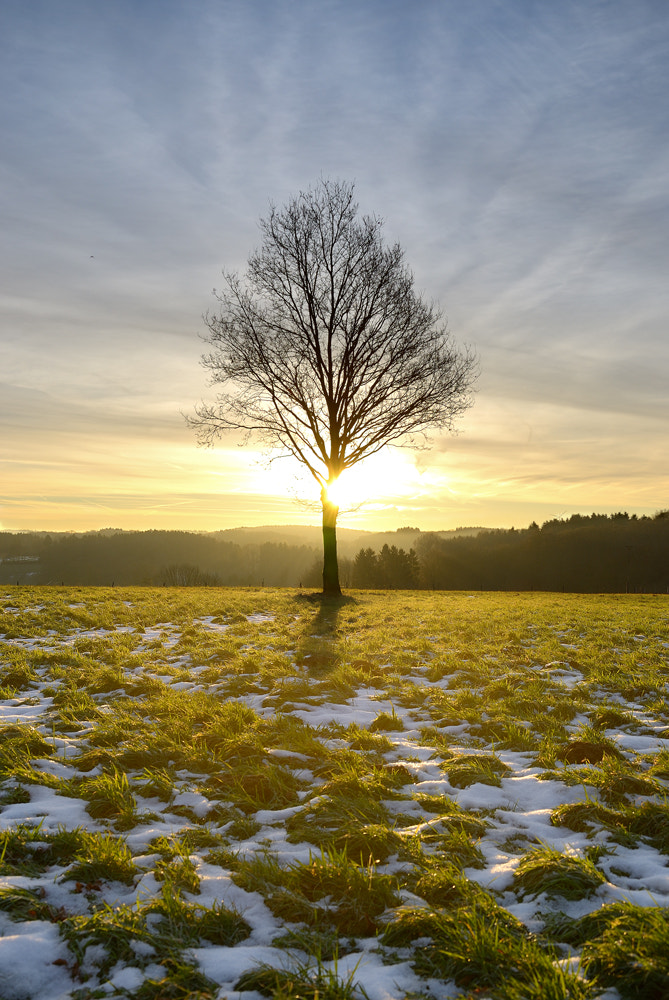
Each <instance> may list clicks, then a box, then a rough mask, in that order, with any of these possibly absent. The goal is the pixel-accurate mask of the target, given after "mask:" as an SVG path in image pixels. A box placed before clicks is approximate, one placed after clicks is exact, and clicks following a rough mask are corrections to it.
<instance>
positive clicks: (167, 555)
mask: <svg viewBox="0 0 669 1000" xmlns="http://www.w3.org/2000/svg"><path fill="white" fill-rule="evenodd" d="M293 530H294V529H293ZM279 532H280V529H276V533H277V535H278V534H279ZM226 534H227V533H225V532H224V533H197V532H185V531H120V530H119V531H116V530H112V529H109V530H106V531H100V532H89V533H86V534H48V533H41V532H40V533H38V532H34V533H27V532H20V533H11V532H0V583H5V584H8V583H10V584H16V583H19V584H66V585H81V586H86V585H103V586H110V585H118V586H130V585H163V584H164V585H168V586H262V585H265V586H273V587H277V586H279V587H280V586H290V587H296V586H300V585H302V586H305V587H318V586H319V584H320V572H321V561H322V560H321V556H320V554H319V550H318V545H317V544H316V545H314V544H305V543H301V542H300V541H299V536H298V535H295V539H294V540H293V539H292V538H291V540H290V541H287V542H286V541H280V540H274V541H267V540H262V535H259V536H258V540H254V536H253V535H252V534H249V535H248V536H243V535H238V534H235V533H230V534H231V535H232V536H233V537H234V538H235V539H237V540H235V541H232V540H229V539H226V537H225V535H226ZM307 537H309V536H307ZM366 537H367V538H368V541H369V544H364V545H363V546H361V547H360V548H359V549H358V550H357V553H356V554H351V556H350V557H348V556H344V557H343V558H342V559H341V578H342V584H343V585H344V586H346V587H354V588H372V589H428V590H553V591H571V592H576V593H578V592H581V593H606V592H612V593H616V592H646V593H667V592H669V512H668V511H661V512H659V513H658V514H656V515H655V517H652V518H651V517H641V518H638V517H636V516H635V515H631V516H630V515H628V514H626V513H619V514H613V515H608V516H607V515H604V514H591V515H589V516H588V515H580V514H576V515H574V516H572V517H570V518H568V519H565V520H562V519H554V520H551V521H547V522H545V523H544V524H543V525H541V526H539V525H537V524H531V525H530V526H529V527H528V528H524V529H514V528H510V529H495V530H489V529H480V530H479V529H476V530H474V529H460V530H459V531H458V532H452V533H447V532H444V533H439V532H421V531H419V530H418V529H417V528H402V529H398V531H397V532H396V534H395V537H393V536H392V535H391V534H389V533H385V534H379V535H375V534H374V533H370V534H369V535H368V536H366ZM353 538H355V535H354V534H353ZM240 539H241V540H240ZM377 542H378V544H375V543H377ZM381 543H383V544H381ZM349 544H350V543H349Z"/></svg>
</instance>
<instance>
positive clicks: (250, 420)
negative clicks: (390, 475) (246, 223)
mask: <svg viewBox="0 0 669 1000" xmlns="http://www.w3.org/2000/svg"><path fill="white" fill-rule="evenodd" d="M382 225H383V223H382V221H381V220H380V219H378V218H377V217H375V216H366V215H365V216H362V217H361V216H359V214H358V206H357V204H356V203H355V201H354V198H353V185H352V184H347V183H341V182H337V181H329V180H322V181H321V182H319V183H318V184H317V185H316V187H315V188H314V189H310V190H308V191H307V192H302V193H300V194H299V195H298V196H297V197H296V198H293V199H291V200H290V201H289V202H288V204H287V205H286V206H285V207H284V208H281V209H277V208H276V207H274V206H271V208H270V212H269V215H268V216H267V218H265V219H262V220H261V222H260V229H261V233H262V242H261V245H260V248H259V249H258V250H256V251H255V252H254V253H253V254H251V256H250V257H249V259H248V269H247V272H246V275H245V277H244V279H243V280H242V279H240V278H239V277H238V276H237V275H236V274H225V275H224V277H225V289H224V291H223V292H220V293H216V297H217V299H218V301H219V304H220V310H219V311H217V313H216V314H214V315H212V314H207V316H206V317H205V321H206V324H207V327H208V331H209V333H208V335H207V336H206V340H207V342H208V343H209V345H210V346H211V352H210V353H209V354H206V355H205V356H204V357H203V358H202V363H203V365H204V367H205V368H207V369H208V370H209V372H210V373H211V381H212V384H214V385H217V386H220V387H221V391H220V393H219V395H218V396H217V398H216V402H215V403H214V404H211V405H208V404H204V403H203V404H201V405H200V406H199V407H198V408H197V409H196V416H195V417H193V418H191V420H190V422H191V424H193V425H194V426H196V427H197V429H198V432H199V438H200V440H201V442H202V443H206V444H211V443H212V442H213V440H214V439H215V438H217V437H218V435H219V434H221V433H222V432H225V431H230V430H244V431H246V432H248V434H249V435H254V436H256V437H258V438H260V439H261V440H262V441H263V442H264V444H265V445H266V446H268V447H269V448H270V449H272V450H274V449H280V451H281V453H283V454H287V455H293V456H294V457H295V458H297V459H299V461H300V462H302V463H303V464H304V465H305V466H306V468H307V469H308V470H309V472H310V473H311V475H312V476H313V477H314V479H315V480H316V482H317V483H318V487H319V489H320V498H321V502H322V505H323V592H324V593H327V594H338V593H340V586H339V570H338V563H337V538H336V524H337V514H338V512H339V508H338V506H337V504H336V503H335V502H334V501H333V500H331V499H330V497H329V494H328V488H330V487H332V484H333V483H335V482H336V480H337V479H338V478H339V476H340V475H341V474H342V472H344V470H345V469H349V468H350V467H351V466H353V465H356V464H357V463H358V462H361V461H362V460H363V459H364V458H367V457H368V456H369V455H373V454H374V453H375V452H378V451H380V450H381V449H382V448H383V447H385V446H386V445H387V444H390V443H396V444H398V443H400V442H401V443H404V444H407V443H408V444H412V445H414V446H417V445H418V444H419V443H421V442H424V440H425V433H426V431H427V430H428V429H429V428H431V427H436V428H447V429H452V425H453V422H454V420H455V418H456V417H457V416H459V415H460V414H461V413H462V412H463V411H464V410H465V409H466V408H467V407H468V406H469V405H470V404H471V389H472V386H473V383H474V380H475V377H476V360H475V358H474V356H473V354H472V353H471V352H469V351H459V350H457V349H456V347H455V346H454V345H453V343H452V341H451V339H450V336H449V334H448V333H447V331H446V328H445V326H444V325H443V324H442V323H441V318H440V314H439V313H438V312H437V311H436V310H435V309H434V308H433V307H432V306H431V305H428V304H426V303H425V302H424V301H423V300H422V298H421V297H420V296H419V295H417V294H416V292H415V291H414V287H413V276H412V274H411V272H410V271H409V270H408V269H407V267H406V265H405V263H404V254H403V251H402V249H401V247H400V246H399V244H397V243H395V244H393V245H392V246H387V245H385V244H384V242H383V240H382V236H381V229H382Z"/></svg>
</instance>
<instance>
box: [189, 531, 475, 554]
mask: <svg viewBox="0 0 669 1000" xmlns="http://www.w3.org/2000/svg"><path fill="white" fill-rule="evenodd" d="M488 530H489V529H488V528H481V527H470V528H454V529H452V530H448V531H434V532H432V531H430V532H425V531H420V529H419V528H398V529H397V530H396V531H363V530H362V529H360V528H341V527H338V528H337V548H338V551H339V554H340V555H341V556H343V557H345V558H346V557H348V558H353V557H354V556H355V555H357V553H358V552H359V551H360V549H362V548H365V549H366V548H371V549H374V550H380V549H382V548H383V546H384V545H396V546H397V547H398V548H403V549H407V550H408V549H410V548H413V547H414V545H415V543H416V539H417V538H419V537H420V536H421V535H427V534H429V535H437V536H438V537H439V538H443V539H448V538H462V537H469V536H473V535H478V534H479V532H480V531H488ZM208 534H211V535H213V536H214V537H216V538H218V539H220V540H221V541H225V542H232V543H234V544H235V545H263V544H265V543H267V542H270V543H272V544H274V545H280V544H282V543H283V544H286V545H307V546H309V547H310V548H315V549H318V548H319V546H320V545H321V544H322V534H321V529H320V527H319V526H318V525H307V524H276V525H264V526H262V527H254V528H228V529H227V530H225V531H214V532H208Z"/></svg>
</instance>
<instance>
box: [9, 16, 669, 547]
mask: <svg viewBox="0 0 669 1000" xmlns="http://www.w3.org/2000/svg"><path fill="white" fill-rule="evenodd" d="M0 93H1V94H2V98H1V99H0V218H1V231H2V238H1V239H0V429H1V434H0V477H1V478H0V529H1V530H7V531H16V530H24V529H38V530H42V529H43V530H52V531H56V530H75V531H79V530H91V529H97V528H105V527H120V528H137V529H147V528H179V529H193V530H217V529H224V528H230V527H235V526H239V525H253V524H281V523H286V524H288V523H316V522H317V519H318V511H317V508H316V506H312V507H309V506H307V505H305V504H303V503H299V502H297V501H298V500H304V499H309V498H310V497H313V499H317V497H316V496H315V491H314V489H313V487H312V486H311V485H310V484H309V483H308V482H307V481H306V480H301V479H300V477H299V475H297V474H296V473H299V470H296V469H295V468H293V467H292V466H291V465H290V463H280V462H275V463H272V465H271V466H268V464H267V461H266V459H267V456H265V455H263V454H262V452H261V451H260V450H259V446H254V445H252V444H251V445H248V446H242V444H241V443H240V442H239V441H236V440H234V439H231V438H223V439H221V440H220V441H219V444H218V445H217V446H216V447H215V448H214V449H206V448H199V447H198V446H197V443H196V439H195V435H194V432H193V430H192V429H190V428H189V427H188V426H187V424H186V422H185V420H184V414H187V413H192V412H193V408H194V406H195V405H196V403H197V402H198V401H200V400H201V399H203V398H204V399H210V398H211V392H212V390H211V388H210V387H209V386H208V384H207V375H206V372H205V371H204V369H203V368H202V367H201V365H200V364H199V359H200V356H201V354H202V353H203V350H204V349H205V345H204V344H203V341H202V336H203V334H204V332H205V327H204V323H203V320H202V315H203V313H205V312H206V311H207V310H208V309H210V308H212V307H213V306H214V305H215V300H214V298H213V295H212V289H214V288H216V287H221V284H222V278H221V272H222V271H223V270H224V269H225V270H226V271H231V270H232V271H240V272H243V270H244V267H245V262H246V259H247V258H248V256H249V254H250V253H251V252H252V251H253V250H254V249H255V248H256V247H257V246H258V243H259V238H260V234H259V229H258V220H259V219H260V218H261V217H263V216H264V215H266V214H267V211H268V208H269V205H270V203H274V204H277V205H279V206H280V205H282V204H284V203H285V202H286V201H287V200H288V199H289V198H290V197H291V196H293V195H295V194H297V193H298V192H299V191H301V190H305V189H307V188H309V187H310V186H312V185H313V184H314V183H316V182H318V180H319V178H320V177H330V178H336V179H341V180H345V181H349V182H352V183H354V184H355V190H356V197H357V200H358V202H359V204H360V209H361V211H363V212H369V213H374V214H377V215H378V216H380V217H382V218H383V219H384V220H385V227H384V233H385V237H386V238H387V240H388V241H389V242H394V241H396V240H397V241H399V242H400V244H401V245H402V247H403V248H404V251H405V254H406V261H407V264H408V265H409V266H410V268H411V269H412V271H413V274H414V278H415V283H416V289H417V291H418V292H419V293H420V294H422V295H424V296H425V298H426V299H428V300H429V301H434V302H435V303H438V304H439V305H440V306H441V308H442V310H443V312H444V315H445V316H446V317H447V319H448V325H449V329H450V331H451V334H452V336H453V338H454V340H455V342H456V343H458V344H461V345H468V346H470V347H472V348H473V349H474V350H475V351H476V352H477V354H478V358H479V364H480V372H481V374H480V377H479V380H478V385H477V392H476V397H475V402H474V405H473V407H472V408H471V409H470V410H468V411H467V413H465V415H464V416H463V417H462V418H461V419H460V420H459V422H458V432H457V433H456V434H455V435H440V434H435V435H434V436H433V437H432V440H431V447H430V449H429V450H426V451H420V452H417V453H416V452H410V451H407V450H405V449H401V450H398V449H393V450H392V451H388V452H385V453H382V454H381V455H380V456H379V457H378V459H374V460H370V462H369V464H368V465H365V466H361V467H359V469H358V470H357V473H356V476H355V477H353V482H352V483H351V484H350V487H349V489H350V492H349V495H348V500H347V502H346V503H348V505H349V506H350V507H352V509H351V510H349V512H348V513H347V514H346V515H345V516H344V517H343V518H342V519H341V523H342V524H343V525H348V526H351V527H359V528H369V529H372V530H377V529H378V530H381V529H388V528H393V527H400V526H403V525H408V524H410V525H413V526H416V527H419V528H421V529H423V530H437V529H449V528H454V527H457V526H464V525H484V526H488V527H511V526H515V527H523V526H526V525H527V524H529V523H530V522H531V521H533V520H536V521H537V522H538V523H542V522H543V521H544V520H547V519H551V518H555V517H568V516H569V515H570V514H572V513H576V512H579V513H590V512H593V511H598V512H613V511H618V510H627V511H629V512H630V513H637V514H639V515H641V514H650V515H652V514H654V513H655V512H656V511H657V510H660V509H664V508H666V507H668V506H669V469H668V464H667V458H668V457H669V455H668V450H669V449H668V447H667V441H668V435H667V417H668V416H669V407H668V405H667V379H668V377H669V337H667V332H666V318H667V314H668V312H669V309H668V306H669V281H668V280H667V261H668V257H669V254H668V251H669V102H668V101H667V93H669V5H667V4H666V2H665V0H562V2H561V3H559V4H555V3H553V2H552V0H472V2H470V3H462V2H458V0H411V2H409V0H401V2H400V0H319V2H315V0H273V2H269V0H188V2H186V0H160V2H158V0H107V2H105V3H104V4H99V3H90V2H89V0H59V2H58V3H57V4H54V3H52V2H50V0H3V3H2V5H1V7H0ZM342 485H344V484H342ZM363 501H364V502H363ZM346 503H344V502H343V505H344V506H346Z"/></svg>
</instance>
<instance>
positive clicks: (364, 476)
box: [327, 452, 420, 511]
mask: <svg viewBox="0 0 669 1000" xmlns="http://www.w3.org/2000/svg"><path fill="white" fill-rule="evenodd" d="M419 478H420V477H419V475H418V474H417V472H416V469H415V466H414V465H413V464H412V463H410V462H408V461H407V460H406V458H405V457H404V456H403V455H398V454H396V453H392V452H385V453H380V454H378V455H374V456H372V457H371V458H368V459H366V460H365V461H363V462H361V463H360V464H359V465H354V466H353V467H352V468H350V469H346V471H345V472H343V473H342V474H341V476H340V477H339V479H337V480H335V482H334V483H332V484H331V485H330V486H328V488H327V494H328V499H329V500H330V501H331V503H334V504H336V505H337V506H338V507H339V508H340V510H341V511H346V510H355V509H356V508H357V507H360V506H361V505H363V504H364V505H367V504H370V503H371V504H379V503H392V502H393V501H395V500H397V499H398V498H403V497H406V496H409V495H412V494H414V493H415V492H416V491H417V490H420V484H419V482H418V480H419Z"/></svg>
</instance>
